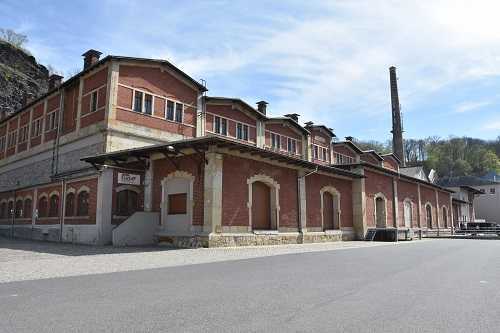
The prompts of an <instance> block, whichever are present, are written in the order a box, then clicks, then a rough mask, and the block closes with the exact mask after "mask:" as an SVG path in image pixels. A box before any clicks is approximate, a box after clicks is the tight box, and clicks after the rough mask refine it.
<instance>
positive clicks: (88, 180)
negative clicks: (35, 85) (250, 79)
mask: <svg viewBox="0 0 500 333" xmlns="http://www.w3.org/2000/svg"><path fill="white" fill-rule="evenodd" d="M100 55H101V53H100V52H98V51H95V50H89V51H87V52H86V53H84V54H83V56H84V68H83V70H82V72H80V73H79V74H77V75H75V76H74V77H72V78H70V79H68V80H66V81H65V82H64V83H61V80H62V78H61V77H58V76H52V77H51V84H50V89H49V92H48V93H47V94H46V95H44V96H41V97H39V98H37V99H36V100H33V101H29V102H28V103H27V104H26V105H25V106H24V107H23V108H22V109H20V110H18V111H17V112H15V113H13V114H11V115H8V116H3V117H1V119H0V232H1V233H2V234H6V235H13V236H16V237H24V238H33V239H45V240H54V241H64V242H76V243H90V244H108V243H113V244H116V245H126V244H145V243H152V242H155V241H161V242H167V243H171V244H173V245H176V246H227V245H250V244H282V243H301V242H316V241H332V240H346V239H363V238H364V237H365V235H366V233H367V230H368V229H369V228H378V229H384V230H389V229H391V230H396V231H403V232H405V233H406V235H408V233H409V232H410V231H413V230H423V231H424V232H425V231H426V230H428V229H431V228H433V229H434V228H439V229H441V230H447V229H449V228H450V227H451V226H452V223H451V221H452V216H451V214H450V206H451V196H450V193H451V192H450V191H449V190H446V189H444V188H441V187H439V186H436V185H434V184H431V183H429V182H427V181H425V180H421V179H417V178H413V177H410V176H406V175H404V174H403V173H401V172H400V167H401V161H400V160H399V159H398V158H397V157H396V156H395V155H393V154H389V155H383V156H382V155H380V154H377V152H374V151H362V150H361V149H359V148H358V147H357V146H356V145H355V144H354V143H353V142H352V141H350V140H346V141H343V142H339V141H336V140H335V134H334V133H333V132H332V130H331V129H329V128H327V127H326V126H323V125H315V124H314V123H312V122H308V123H306V124H305V126H302V125H301V124H300V123H299V119H298V117H299V115H298V114H287V115H285V116H283V117H270V116H269V115H268V114H267V112H266V111H267V110H266V109H267V103H266V102H265V101H261V102H258V103H257V107H256V108H254V107H252V106H251V105H249V104H247V103H246V102H244V101H242V100H240V99H237V98H226V97H209V96H206V91H207V89H206V88H205V87H204V86H203V85H202V84H200V83H198V82H197V81H195V80H194V79H192V78H191V77H189V76H188V75H187V74H186V73H184V72H182V71H181V70H179V69H178V68H176V67H175V66H173V65H172V64H171V63H169V62H167V61H163V60H153V59H142V58H131V57H121V56H106V57H105V58H103V59H100Z"/></svg>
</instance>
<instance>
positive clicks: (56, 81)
mask: <svg viewBox="0 0 500 333" xmlns="http://www.w3.org/2000/svg"><path fill="white" fill-rule="evenodd" d="M62 79H63V77H62V76H61V75H57V74H52V75H51V76H49V91H50V90H52V89H54V88H57V87H59V86H60V85H61V82H62Z"/></svg>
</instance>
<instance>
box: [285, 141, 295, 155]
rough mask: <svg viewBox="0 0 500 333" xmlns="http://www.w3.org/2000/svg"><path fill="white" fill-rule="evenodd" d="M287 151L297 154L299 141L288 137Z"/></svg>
mask: <svg viewBox="0 0 500 333" xmlns="http://www.w3.org/2000/svg"><path fill="white" fill-rule="evenodd" d="M286 149H287V151H288V152H289V153H292V154H297V140H296V139H293V138H290V137H287V138H286Z"/></svg>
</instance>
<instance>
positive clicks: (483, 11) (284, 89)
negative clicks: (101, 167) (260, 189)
mask: <svg viewBox="0 0 500 333" xmlns="http://www.w3.org/2000/svg"><path fill="white" fill-rule="evenodd" d="M498 13H500V3H499V2H498V1H486V0H477V1H473V2H472V1H461V0H453V1H448V0H446V1H445V0H435V1H412V0H406V1H389V0H387V1H382V0H380V1H379V0H359V1H357V0H346V1H344V0H342V1H287V2H284V1H283V2H281V1H280V2H278V1H256V0H255V1H224V0H219V1H146V0H142V1H110V0H101V1H91V0H87V1H50V2H45V1H29V0H23V1H19V0H12V1H11V0H1V1H0V17H1V18H2V19H1V20H0V27H3V28H11V29H14V30H16V31H19V32H22V33H25V34H27V35H28V37H29V43H28V44H27V48H28V49H29V50H30V51H31V52H32V53H33V54H34V55H35V56H36V57H37V59H38V60H39V61H40V62H41V63H43V64H45V65H47V64H50V65H52V66H53V67H55V68H56V69H58V70H59V71H60V72H62V73H63V74H68V73H75V72H76V71H77V70H79V69H80V68H81V66H82V59H81V57H80V55H81V54H82V53H83V52H84V51H86V50H87V49H90V48H94V49H97V50H100V51H101V52H103V53H104V54H105V55H106V54H114V55H127V56H138V57H152V58H163V59H168V60H170V61H171V62H173V63H174V64H176V65H177V66H179V67H180V68H181V69H183V70H184V71H186V72H187V73H188V74H190V75H191V76H192V77H194V78H195V79H201V78H203V79H205V80H207V85H208V88H209V95H212V96H229V97H240V98H242V99H244V100H245V101H247V102H248V103H249V104H254V103H255V102H257V101H259V100H262V99H264V100H266V101H268V102H269V106H268V110H269V112H270V113H271V114H272V115H282V114H285V113H298V114H300V115H301V117H300V120H301V121H302V122H306V121H309V120H311V121H314V122H315V123H324V124H326V125H327V126H329V127H332V128H333V129H334V131H335V132H336V133H337V135H338V136H339V137H344V136H347V135H352V136H355V137H357V138H360V139H364V140H367V139H374V140H380V141H385V140H387V139H389V138H390V130H391V128H390V127H391V120H390V116H391V115H390V110H391V107H390V93H389V73H388V68H389V66H391V65H395V66H396V67H397V68H398V77H399V90H400V100H401V104H402V110H403V117H404V128H405V137H408V138H421V137H427V136H440V137H448V136H450V135H453V136H463V135H467V136H473V137H479V138H484V139H493V138H496V137H497V136H498V135H500V112H499V107H500V33H499V32H500V20H498V18H497V16H498Z"/></svg>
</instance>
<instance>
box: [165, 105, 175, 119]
mask: <svg viewBox="0 0 500 333" xmlns="http://www.w3.org/2000/svg"><path fill="white" fill-rule="evenodd" d="M174 104H175V103H174V102H172V101H169V100H167V112H166V114H167V120H172V121H173V120H174Z"/></svg>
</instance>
